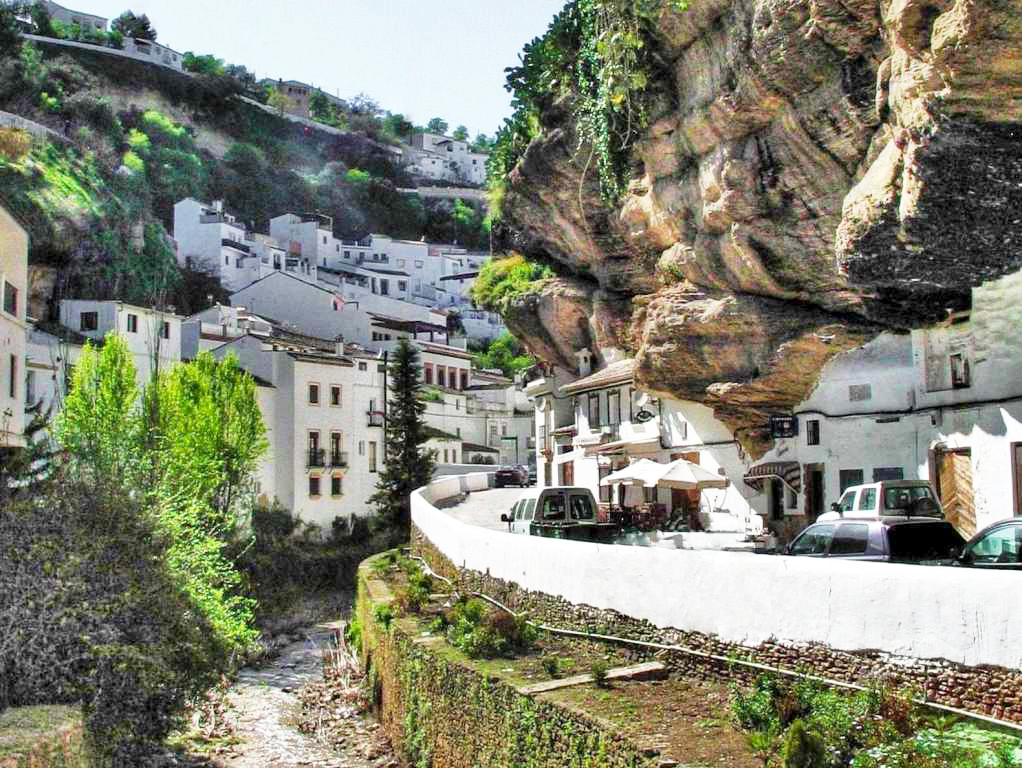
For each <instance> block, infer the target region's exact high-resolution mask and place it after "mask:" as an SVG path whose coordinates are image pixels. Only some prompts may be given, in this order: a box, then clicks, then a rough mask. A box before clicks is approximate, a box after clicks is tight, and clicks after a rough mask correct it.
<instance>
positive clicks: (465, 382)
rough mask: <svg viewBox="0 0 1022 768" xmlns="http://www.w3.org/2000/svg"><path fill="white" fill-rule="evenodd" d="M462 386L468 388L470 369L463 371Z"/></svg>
mask: <svg viewBox="0 0 1022 768" xmlns="http://www.w3.org/2000/svg"><path fill="white" fill-rule="evenodd" d="M461 388H462V389H468V371H465V370H463V371H462V372H461Z"/></svg>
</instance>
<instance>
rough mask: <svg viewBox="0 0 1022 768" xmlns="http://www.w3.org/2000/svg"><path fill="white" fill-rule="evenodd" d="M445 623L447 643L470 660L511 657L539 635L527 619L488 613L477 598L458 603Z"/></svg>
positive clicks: (529, 646)
mask: <svg viewBox="0 0 1022 768" xmlns="http://www.w3.org/2000/svg"><path fill="white" fill-rule="evenodd" d="M447 622H448V627H447V640H448V642H449V643H450V644H451V645H453V646H454V647H456V648H458V649H460V650H461V651H463V652H464V653H465V654H466V655H468V656H469V658H473V659H478V658H486V659H493V658H498V657H502V656H503V657H508V658H510V657H513V656H514V655H515V653H521V652H524V651H528V650H529V649H530V648H531V647H532V646H533V645H534V644H535V642H536V637H537V634H538V633H537V631H536V629H535V628H534V627H532V626H531V625H530V624H529V623H528V620H527V619H526V617H524V616H515V615H514V614H511V613H508V612H507V611H502V610H499V609H496V610H490V609H489V608H488V607H487V605H486V603H484V602H483V601H482V600H479V599H477V598H472V599H470V600H463V601H461V602H459V603H458V604H457V605H456V606H455V607H454V609H453V610H452V611H451V613H450V615H449V616H448V617H447Z"/></svg>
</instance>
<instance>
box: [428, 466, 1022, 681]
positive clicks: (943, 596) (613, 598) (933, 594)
mask: <svg viewBox="0 0 1022 768" xmlns="http://www.w3.org/2000/svg"><path fill="white" fill-rule="evenodd" d="M455 483H460V478H443V479H441V480H439V481H437V482H435V483H433V484H432V485H430V486H427V487H426V488H423V489H420V490H419V491H416V492H415V493H413V494H412V521H413V522H414V523H415V525H416V526H418V528H419V529H420V530H421V531H422V532H423V534H424V535H425V536H426V537H427V538H428V539H429V540H430V541H431V542H432V543H433V545H434V546H436V547H437V548H438V549H439V550H440V551H441V552H443V553H444V554H445V555H446V556H447V557H448V558H449V559H450V560H451V562H453V563H454V564H455V565H456V566H459V567H465V568H468V569H471V570H475V571H480V572H489V574H490V575H492V576H494V577H496V578H500V579H504V580H507V581H512V582H515V583H516V584H518V585H519V586H521V587H524V588H525V589H530V590H536V591H540V592H544V593H547V594H550V595H556V596H560V597H563V598H564V599H566V600H569V601H571V602H573V603H579V604H586V605H591V606H593V607H596V608H600V609H611V610H615V611H618V612H620V613H622V614H624V615H626V616H630V617H633V618H636V619H646V620H648V621H650V622H652V623H653V624H655V625H657V626H659V627H674V628H677V629H682V630H688V631H697V632H704V633H708V634H713V635H716V636H718V637H720V638H721V639H722V640H724V641H726V642H732V643H742V644H747V645H756V644H759V643H762V642H764V641H766V640H770V639H773V640H776V641H779V642H782V643H803V642H816V643H824V644H826V645H828V646H830V647H832V648H836V649H839V650H847V651H855V650H879V651H885V652H888V653H892V654H896V655H899V656H910V657H916V658H921V659H931V658H943V659H948V660H950V661H953V662H958V663H961V664H967V665H978V664H993V665H997V666H1002V667H1008V668H1012V669H1019V668H1022V644H1019V642H1018V638H1019V637H1022V610H1019V607H1020V602H1022V600H1020V598H1019V596H1018V587H1017V584H1016V581H1017V578H1016V576H1015V575H1014V574H997V573H988V572H984V571H975V570H967V569H958V568H927V567H923V566H910V565H893V564H888V563H854V562H834V561H827V562H825V561H820V560H815V559H812V558H794V557H782V556H768V555H753V554H746V553H734V552H709V551H690V550H667V549H657V548H647V547H626V546H614V545H603V544H590V543H586V542H574V541H563V540H558V539H546V538H539V537H532V536H520V535H514V534H510V533H504V532H502V531H492V530H487V529H484V528H478V527H475V526H471V525H466V524H464V523H461V522H459V521H457V520H454V519H453V518H452V517H450V516H449V515H447V514H445V513H443V512H441V511H439V510H437V509H436V508H435V507H433V505H432V502H435V501H436V500H438V499H441V498H445V497H448V496H451V495H455V494H456V493H459V492H460V485H459V486H458V487H455ZM651 587H653V588H651Z"/></svg>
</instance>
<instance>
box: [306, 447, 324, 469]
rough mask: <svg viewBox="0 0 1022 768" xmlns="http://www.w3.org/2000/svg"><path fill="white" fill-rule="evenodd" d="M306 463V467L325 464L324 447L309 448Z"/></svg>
mask: <svg viewBox="0 0 1022 768" xmlns="http://www.w3.org/2000/svg"><path fill="white" fill-rule="evenodd" d="M307 458H308V463H307V464H306V465H305V466H306V467H308V468H311V467H325V466H326V449H324V448H310V449H309V455H308V457H307Z"/></svg>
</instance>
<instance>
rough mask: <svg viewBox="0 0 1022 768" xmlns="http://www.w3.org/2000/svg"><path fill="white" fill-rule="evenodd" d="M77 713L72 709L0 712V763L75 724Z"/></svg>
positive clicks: (33, 709)
mask: <svg viewBox="0 0 1022 768" xmlns="http://www.w3.org/2000/svg"><path fill="white" fill-rule="evenodd" d="M80 722H81V714H80V713H79V711H78V710H77V709H76V708H75V707H66V706H35V707H16V708H12V709H8V710H5V711H4V712H2V713H0V760H2V759H3V758H5V757H12V756H14V755H20V754H24V753H25V752H28V751H29V750H31V749H32V748H34V747H36V746H37V745H38V744H39V743H40V742H41V741H43V740H44V739H46V738H47V737H52V736H53V735H54V734H56V733H57V732H58V731H59V730H60V729H62V728H65V727H67V726H73V725H77V724H78V723H80Z"/></svg>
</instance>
